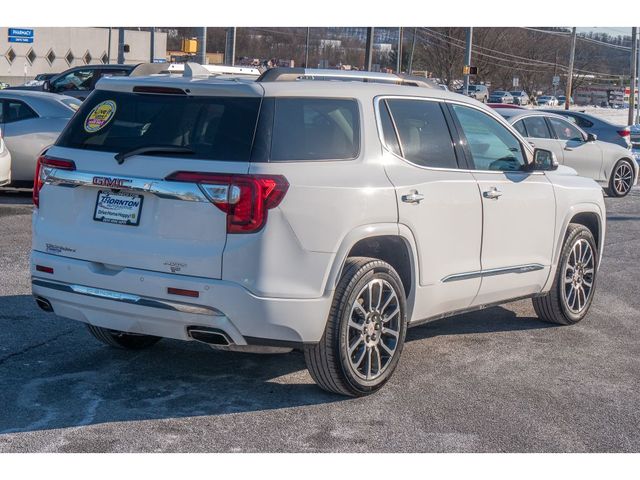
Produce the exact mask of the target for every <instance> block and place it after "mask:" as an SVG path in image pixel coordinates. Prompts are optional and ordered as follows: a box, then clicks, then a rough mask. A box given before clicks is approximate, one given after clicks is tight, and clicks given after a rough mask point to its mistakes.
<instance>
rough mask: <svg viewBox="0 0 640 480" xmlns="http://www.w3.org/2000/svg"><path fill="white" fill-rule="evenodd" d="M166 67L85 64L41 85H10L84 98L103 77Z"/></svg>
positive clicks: (144, 64) (149, 72) (159, 65)
mask: <svg viewBox="0 0 640 480" xmlns="http://www.w3.org/2000/svg"><path fill="white" fill-rule="evenodd" d="M163 69H166V65H164V66H163V64H149V63H141V64H138V65H85V66H82V67H73V68H70V69H69V70H65V71H64V72H62V73H59V74H57V75H55V76H54V77H53V78H50V79H48V80H44V82H43V83H41V84H39V85H31V86H29V85H21V86H19V87H9V88H11V89H15V90H36V91H44V92H51V93H60V94H63V95H68V96H71V97H75V98H78V99H80V100H84V99H85V98H87V97H88V96H89V94H90V93H91V92H92V91H93V89H94V88H95V85H96V83H97V82H98V80H100V79H101V78H102V77H115V76H125V77H126V76H129V75H150V74H152V73H159V72H160V71H162V70H163Z"/></svg>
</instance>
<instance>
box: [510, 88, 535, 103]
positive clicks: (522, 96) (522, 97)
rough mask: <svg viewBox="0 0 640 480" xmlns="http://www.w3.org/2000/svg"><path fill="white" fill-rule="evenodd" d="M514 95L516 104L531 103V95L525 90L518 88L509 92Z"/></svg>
mask: <svg viewBox="0 0 640 480" xmlns="http://www.w3.org/2000/svg"><path fill="white" fill-rule="evenodd" d="M509 93H511V95H512V96H513V103H514V105H529V103H531V102H530V100H529V95H527V92H525V91H524V90H516V91H513V92H509Z"/></svg>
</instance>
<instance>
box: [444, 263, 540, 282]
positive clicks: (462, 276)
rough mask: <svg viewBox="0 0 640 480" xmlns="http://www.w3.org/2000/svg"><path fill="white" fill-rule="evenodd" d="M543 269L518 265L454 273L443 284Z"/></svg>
mask: <svg viewBox="0 0 640 480" xmlns="http://www.w3.org/2000/svg"><path fill="white" fill-rule="evenodd" d="M543 268H544V265H540V264H539V263H530V264H527V265H518V266H516V267H504V268H491V269H489V270H477V271H475V272H466V273H454V274H453V275H448V276H446V277H444V278H443V279H442V280H441V282H442V283H446V282H455V281H458V280H468V279H470V278H478V277H492V276H494V275H502V274H505V273H526V272H535V271H536V270H542V269H543Z"/></svg>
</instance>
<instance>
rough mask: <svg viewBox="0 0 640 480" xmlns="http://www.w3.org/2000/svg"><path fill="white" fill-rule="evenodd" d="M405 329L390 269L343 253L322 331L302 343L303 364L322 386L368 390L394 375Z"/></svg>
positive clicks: (400, 291)
mask: <svg viewBox="0 0 640 480" xmlns="http://www.w3.org/2000/svg"><path fill="white" fill-rule="evenodd" d="M356 304H357V305H356ZM385 317H386V319H385ZM391 330H393V333H392V332H391ZM358 332H360V333H358ZM406 332H407V318H406V295H405V291H404V287H403V286H402V281H401V280H400V277H399V276H398V274H397V273H396V271H395V270H394V268H393V267H392V266H391V265H389V264H388V263H386V262H383V261H381V260H377V259H375V258H368V257H352V258H348V259H347V261H346V263H345V266H344V269H343V273H342V276H341V277H340V281H339V282H338V286H337V288H336V291H335V294H334V297H333V303H332V305H331V311H330V312H329V318H328V320H327V326H326V327H325V331H324V335H323V336H322V339H321V340H320V342H319V343H317V344H315V345H312V346H308V347H306V348H305V352H304V355H305V361H306V363H307V368H308V369H309V373H310V374H311V377H312V378H313V380H314V381H315V382H316V383H317V384H318V385H319V386H320V387H321V388H323V389H324V390H327V391H329V392H333V393H338V394H340V395H347V396H352V397H360V396H365V395H369V394H371V393H374V392H376V391H377V390H379V389H380V388H382V386H383V385H384V384H385V383H386V382H387V381H388V380H389V378H390V377H391V375H392V374H393V372H394V370H395V368H396V366H397V364H398V361H399V359H400V354H401V353H402V347H403V345H404V340H405V335H406ZM349 347H352V350H351V351H349Z"/></svg>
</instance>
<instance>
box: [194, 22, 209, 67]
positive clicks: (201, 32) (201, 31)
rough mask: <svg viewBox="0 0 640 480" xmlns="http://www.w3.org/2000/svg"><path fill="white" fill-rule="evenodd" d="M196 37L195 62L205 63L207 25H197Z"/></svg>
mask: <svg viewBox="0 0 640 480" xmlns="http://www.w3.org/2000/svg"><path fill="white" fill-rule="evenodd" d="M196 38H197V39H198V50H197V52H196V62H198V63H199V64H200V65H205V64H206V63H207V27H198V31H197V34H196Z"/></svg>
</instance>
